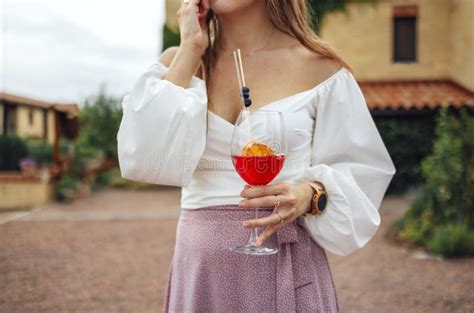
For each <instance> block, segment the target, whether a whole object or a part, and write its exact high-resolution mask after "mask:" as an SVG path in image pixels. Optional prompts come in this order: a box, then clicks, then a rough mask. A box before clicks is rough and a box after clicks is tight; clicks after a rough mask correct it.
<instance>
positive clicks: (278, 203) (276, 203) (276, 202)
mask: <svg viewBox="0 0 474 313" xmlns="http://www.w3.org/2000/svg"><path fill="white" fill-rule="evenodd" d="M279 205H280V200H278V195H276V196H275V201H273V206H274V207H275V209H276V208H278V206H279Z"/></svg>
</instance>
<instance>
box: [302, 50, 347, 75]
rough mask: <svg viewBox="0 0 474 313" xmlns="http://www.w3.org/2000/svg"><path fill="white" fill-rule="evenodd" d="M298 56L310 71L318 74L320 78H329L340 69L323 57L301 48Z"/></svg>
mask: <svg viewBox="0 0 474 313" xmlns="http://www.w3.org/2000/svg"><path fill="white" fill-rule="evenodd" d="M299 50H300V51H299V52H298V54H299V55H300V57H301V59H302V60H303V61H304V63H305V64H306V66H307V67H308V69H309V70H310V71H313V72H317V73H320V75H321V76H322V77H329V76H331V75H333V74H334V73H336V72H337V71H339V70H340V69H341V65H340V64H339V63H338V62H337V61H335V60H334V59H331V58H329V57H327V56H325V55H322V54H320V53H317V52H314V51H312V50H309V49H308V48H306V47H304V46H301V47H300V49H299Z"/></svg>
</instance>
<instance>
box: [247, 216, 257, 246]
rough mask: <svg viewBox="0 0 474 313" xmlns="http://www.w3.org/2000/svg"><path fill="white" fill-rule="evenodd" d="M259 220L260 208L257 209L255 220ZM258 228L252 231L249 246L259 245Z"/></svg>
mask: <svg viewBox="0 0 474 313" xmlns="http://www.w3.org/2000/svg"><path fill="white" fill-rule="evenodd" d="M257 218H258V208H255V219H257ZM257 229H258V227H253V228H252V230H251V231H250V238H249V241H248V244H250V245H253V246H255V245H256V243H257V237H258V232H257Z"/></svg>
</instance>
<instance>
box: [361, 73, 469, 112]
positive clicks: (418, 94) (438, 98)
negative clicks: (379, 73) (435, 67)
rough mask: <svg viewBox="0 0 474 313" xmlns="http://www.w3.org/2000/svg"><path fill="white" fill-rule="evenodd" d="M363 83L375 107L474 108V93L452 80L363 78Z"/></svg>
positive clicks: (395, 108) (365, 92)
mask: <svg viewBox="0 0 474 313" xmlns="http://www.w3.org/2000/svg"><path fill="white" fill-rule="evenodd" d="M359 86H360V87H361V89H362V92H363V93H364V96H365V100H366V101H367V105H368V107H369V109H371V110H372V109H379V110H397V109H406V110H408V109H412V108H416V109H418V110H421V109H424V108H430V109H434V108H437V107H439V106H442V105H444V104H447V105H449V106H453V107H461V106H469V107H474V92H472V91H469V90H467V89H465V88H463V87H462V86H460V85H458V84H456V83H454V82H452V81H449V80H419V81H361V82H359Z"/></svg>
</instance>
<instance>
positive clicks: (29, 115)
mask: <svg viewBox="0 0 474 313" xmlns="http://www.w3.org/2000/svg"><path fill="white" fill-rule="evenodd" d="M33 113H34V112H33V109H31V108H30V109H29V110H28V123H29V124H30V126H31V125H33V123H34V114H33Z"/></svg>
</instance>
